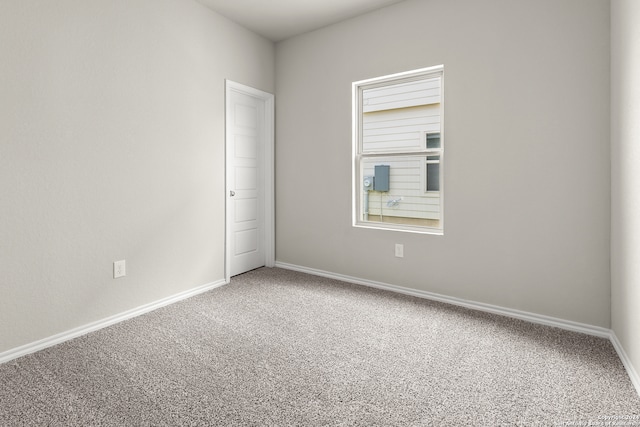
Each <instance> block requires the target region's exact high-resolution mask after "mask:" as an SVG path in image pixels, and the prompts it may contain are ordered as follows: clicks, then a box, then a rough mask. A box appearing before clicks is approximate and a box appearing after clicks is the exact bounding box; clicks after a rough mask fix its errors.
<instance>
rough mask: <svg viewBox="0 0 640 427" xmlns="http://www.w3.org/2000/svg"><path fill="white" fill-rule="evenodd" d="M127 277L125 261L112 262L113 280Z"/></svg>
mask: <svg viewBox="0 0 640 427" xmlns="http://www.w3.org/2000/svg"><path fill="white" fill-rule="evenodd" d="M126 275H127V266H126V263H125V260H121V261H114V263H113V278H114V279H117V278H118V277H124V276H126Z"/></svg>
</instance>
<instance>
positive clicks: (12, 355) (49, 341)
mask: <svg viewBox="0 0 640 427" xmlns="http://www.w3.org/2000/svg"><path fill="white" fill-rule="evenodd" d="M226 283H227V282H226V281H225V280H224V279H221V280H218V281H216V282H212V283H207V284H206V285H202V286H198V287H197V288H193V289H190V290H188V291H184V292H180V293H178V294H175V295H172V296H169V297H166V298H162V299H160V300H158V301H154V302H151V303H149V304H145V305H141V306H140V307H137V308H134V309H132V310H127V311H125V312H123V313H120V314H116V315H114V316H110V317H107V318H105V319H102V320H98V321H96V322H91V323H88V324H86V325H83V326H80V327H77V328H74V329H71V330H68V331H66V332H62V333H59V334H56V335H53V336H50V337H48V338H44V339H41V340H39V341H35V342H32V343H29V344H25V345H23V346H20V347H17V348H14V349H11V350H8V351H5V352H3V353H0V364H2V363H5V362H8V361H10V360H13V359H17V358H18V357H21V356H25V355H27V354H30V353H35V352H36V351H39V350H43V349H45V348H47V347H52V346H54V345H57V344H60V343H63V342H65V341H68V340H71V339H73V338H77V337H79V336H81V335H85V334H88V333H89V332H93V331H97V330H98V329H102V328H106V327H107V326H111V325H114V324H116V323H119V322H122V321H124V320H127V319H131V318H133V317H136V316H140V315H141V314H145V313H148V312H150V311H153V310H156V309H158V308H160V307H164V306H166V305H169V304H173V303H176V302H178V301H181V300H183V299H187V298H190V297H192V296H195V295H198V294H201V293H203V292H207V291H209V290H211V289H215V288H218V287H220V286H223V285H225V284H226Z"/></svg>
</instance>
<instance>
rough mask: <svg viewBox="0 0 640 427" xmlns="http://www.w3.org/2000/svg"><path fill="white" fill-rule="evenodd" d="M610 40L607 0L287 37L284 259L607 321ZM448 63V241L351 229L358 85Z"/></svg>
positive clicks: (375, 19)
mask: <svg viewBox="0 0 640 427" xmlns="http://www.w3.org/2000/svg"><path fill="white" fill-rule="evenodd" d="M609 36H610V22H609V2H608V1H606V0H563V1H561V2H558V1H556V0H535V1H513V0H484V1H481V2H478V1H475V0H408V1H406V2H402V3H399V4H396V5H393V6H390V7H387V8H385V9H382V10H380V11H377V12H373V13H370V14H367V15H364V16H361V17H359V18H356V19H352V20H348V21H344V22H342V23H339V24H336V25H333V26H330V27H326V28H324V29H321V30H318V31H315V32H311V33H308V34H305V35H301V36H298V37H294V38H291V39H289V40H286V41H283V42H280V43H278V44H277V45H276V90H277V119H276V132H277V133H276V164H277V167H276V170H277V174H276V198H277V200H276V212H277V215H276V217H277V223H276V227H277V230H276V235H277V238H276V242H277V243H276V245H277V247H276V257H277V260H278V261H279V262H285V263H291V264H295V265H299V266H304V267H310V268H315V269H320V270H325V271H330V272H334V273H339V274H344V275H349V276H354V277H359V278H363V279H370V280H375V281H380V282H386V283H390V284H395V285H400V286H405V287H410V288H415V289H420V290H425V291H430V292H436V293H440V294H444V295H449V296H453V297H459V298H464V299H468V300H472V301H478V302H483V303H489V304H495V305H498V306H503V307H508V308H512V309H518V310H524V311H528V312H533V313H538V314H543V315H549V316H554V317H558V318H562V319H566V320H572V321H577V322H583V323H586V324H590V325H595V326H602V327H609V326H610V271H609V270H610V269H609V244H610V242H609V238H610V233H609V224H610V210H609V195H610V164H609V160H610V151H609V142H608V141H609V137H610V135H609V133H610V128H609V95H610V89H609V76H610V74H609V50H610V47H609V41H610V39H609ZM438 64H444V66H445V83H444V84H445V86H444V93H445V115H444V128H445V138H446V142H445V144H446V152H447V156H446V160H445V167H446V169H445V189H446V190H445V191H446V193H445V199H444V205H445V231H444V236H432V235H417V234H407V233H400V232H389V231H376V230H366V229H355V228H352V227H351V82H353V81H357V80H362V79H366V78H371V77H376V76H381V75H385V74H391V73H395V72H401V71H406V70H411V69H416V68H421V67H427V66H432V65H438ZM395 243H403V244H404V258H402V259H400V258H395V257H394V244H395Z"/></svg>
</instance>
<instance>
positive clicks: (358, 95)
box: [351, 65, 445, 235]
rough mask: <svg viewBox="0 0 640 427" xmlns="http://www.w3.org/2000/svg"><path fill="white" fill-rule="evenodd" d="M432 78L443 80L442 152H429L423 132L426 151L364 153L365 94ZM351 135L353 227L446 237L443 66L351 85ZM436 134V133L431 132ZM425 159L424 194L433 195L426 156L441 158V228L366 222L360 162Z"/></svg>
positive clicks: (441, 109)
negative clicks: (392, 157) (397, 157)
mask: <svg viewBox="0 0 640 427" xmlns="http://www.w3.org/2000/svg"><path fill="white" fill-rule="evenodd" d="M433 77H440V78H441V88H440V123H441V124H440V148H438V149H427V147H426V134H427V132H424V133H423V134H422V135H423V136H424V144H425V146H424V149H421V150H407V151H396V152H389V151H384V152H383V151H381V152H367V153H363V144H362V111H363V106H362V91H363V90H365V89H370V88H375V87H381V86H388V85H391V84H397V83H400V82H402V81H411V80H422V79H428V78H433ZM351 123H352V132H353V138H352V139H353V143H352V197H351V199H352V225H353V226H354V227H359V228H368V229H376V230H391V231H401V232H411V233H421V234H434V235H443V234H444V179H443V175H444V169H445V168H444V158H445V157H444V151H445V150H444V147H445V143H444V66H443V65H437V66H434V67H428V68H420V69H417V70H412V71H406V72H402V73H396V74H391V75H387V76H382V77H376V78H372V79H366V80H360V81H357V82H353V83H352V121H351ZM428 133H434V132H428ZM407 155H409V156H412V157H413V156H416V155H420V156H425V161H424V162H423V167H422V168H421V169H422V173H421V175H422V176H421V178H422V179H421V181H422V183H423V185H424V193H425V194H434V193H435V192H434V191H428V192H427V184H426V173H427V166H426V163H427V161H426V156H433V155H439V156H440V161H439V163H440V170H439V173H440V190H439V193H440V227H437V228H436V227H428V226H422V225H403V224H394V223H386V222H375V221H364V220H363V219H361V218H360V216H361V215H360V212H361V208H360V204H361V200H362V197H361V195H362V193H363V184H362V182H361V181H362V179H361V178H362V177H361V176H360V170H361V162H362V160H363V159H365V158H375V157H381V158H383V157H389V156H407Z"/></svg>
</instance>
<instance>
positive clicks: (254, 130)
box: [227, 91, 265, 276]
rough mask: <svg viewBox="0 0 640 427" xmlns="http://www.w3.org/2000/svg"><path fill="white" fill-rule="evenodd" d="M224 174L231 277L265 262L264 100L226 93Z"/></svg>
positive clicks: (241, 94)
mask: <svg viewBox="0 0 640 427" xmlns="http://www.w3.org/2000/svg"><path fill="white" fill-rule="evenodd" d="M229 102H230V105H229V108H228V111H227V114H229V117H228V121H227V125H228V126H229V129H228V130H227V131H228V133H229V134H228V138H229V141H231V147H228V153H230V154H231V155H230V156H229V157H228V158H227V168H230V171H229V172H230V173H228V174H227V176H228V179H229V182H228V187H229V191H230V192H229V194H228V195H227V197H228V203H229V212H228V213H229V216H228V218H227V221H231V224H230V230H229V231H230V233H231V235H230V236H229V241H230V245H231V248H230V249H231V250H230V254H229V256H230V257H231V259H230V262H231V265H230V269H231V276H235V275H237V274H240V273H244V272H245V271H249V270H252V269H254V268H258V267H262V266H264V265H265V218H264V216H265V214H264V212H265V208H264V203H265V201H264V193H265V191H264V190H265V188H264V145H265V101H264V100H262V99H260V98H257V97H254V96H251V95H248V94H245V93H240V92H236V91H230V94H229Z"/></svg>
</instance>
